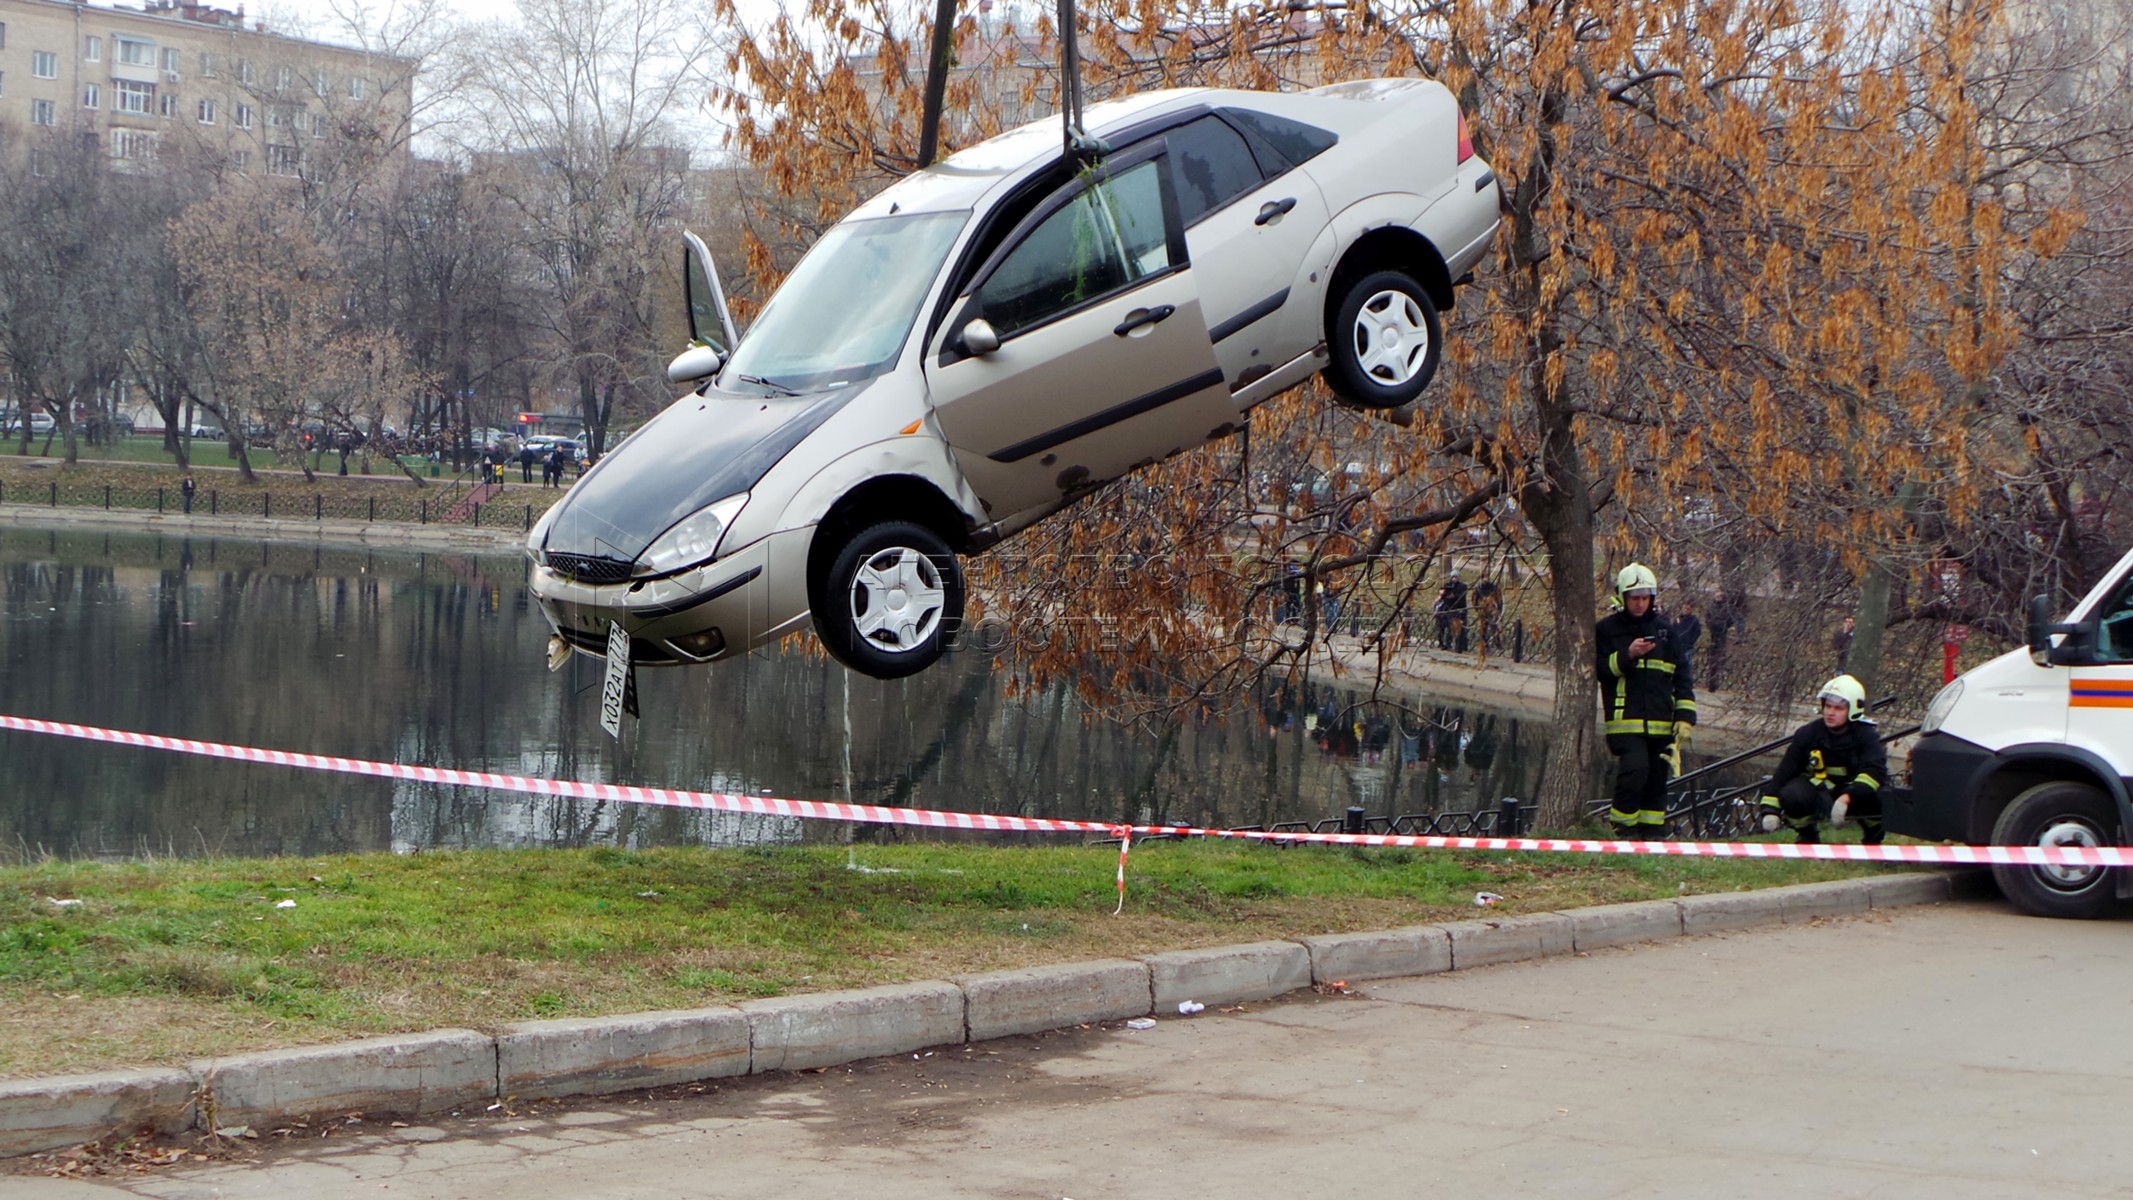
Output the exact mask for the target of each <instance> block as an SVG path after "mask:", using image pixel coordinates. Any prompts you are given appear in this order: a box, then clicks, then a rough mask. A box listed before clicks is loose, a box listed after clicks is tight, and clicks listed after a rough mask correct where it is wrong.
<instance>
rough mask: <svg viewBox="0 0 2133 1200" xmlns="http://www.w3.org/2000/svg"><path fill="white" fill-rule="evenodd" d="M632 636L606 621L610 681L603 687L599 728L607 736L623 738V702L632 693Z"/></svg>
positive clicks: (613, 623)
mask: <svg viewBox="0 0 2133 1200" xmlns="http://www.w3.org/2000/svg"><path fill="white" fill-rule="evenodd" d="M629 686H630V635H628V634H626V633H624V632H622V626H621V625H619V624H616V623H615V622H613V621H609V622H608V623H607V680H606V682H605V684H604V685H603V686H602V687H601V688H600V728H602V729H605V730H606V731H607V736H609V737H611V738H616V739H620V738H621V737H622V705H623V700H624V698H625V697H626V696H628V695H629Z"/></svg>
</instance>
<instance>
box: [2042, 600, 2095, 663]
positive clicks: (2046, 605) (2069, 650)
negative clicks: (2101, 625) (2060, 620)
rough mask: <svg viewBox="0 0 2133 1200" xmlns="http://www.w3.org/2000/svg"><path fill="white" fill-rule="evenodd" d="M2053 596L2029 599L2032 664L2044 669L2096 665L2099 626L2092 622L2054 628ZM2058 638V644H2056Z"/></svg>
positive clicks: (2078, 622)
mask: <svg viewBox="0 0 2133 1200" xmlns="http://www.w3.org/2000/svg"><path fill="white" fill-rule="evenodd" d="M2051 620H2052V601H2051V597H2050V596H2031V597H2030V598H2029V631H2028V632H2029V660H2030V661H2031V662H2033V663H2035V664H2037V665H2038V666H2040V667H2068V666H2080V665H2082V664H2084V663H2090V662H2094V661H2095V657H2096V654H2095V646H2096V626H2095V624H2094V623H2092V622H2088V621H2076V622H2074V623H2073V624H2071V625H2054V624H2052V623H2051ZM2054 636H2056V637H2058V638H2059V640H2058V641H2057V642H2054V641H2052V638H2053V637H2054Z"/></svg>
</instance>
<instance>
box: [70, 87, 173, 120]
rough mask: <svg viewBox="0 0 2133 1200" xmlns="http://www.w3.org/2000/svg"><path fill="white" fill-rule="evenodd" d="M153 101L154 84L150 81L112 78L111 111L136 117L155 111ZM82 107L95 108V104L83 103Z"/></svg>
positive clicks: (154, 96) (154, 98)
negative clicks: (141, 81) (138, 81)
mask: <svg viewBox="0 0 2133 1200" xmlns="http://www.w3.org/2000/svg"><path fill="white" fill-rule="evenodd" d="M89 86H90V87H95V86H96V85H95V84H93V83H92V84H90V85H89ZM155 103H156V85H154V84H152V83H136V82H134V81H133V80H131V79H114V80H112V81H111V111H112V112H121V113H132V114H133V115H135V116H138V117H145V116H147V115H148V114H149V113H151V112H154V111H155ZM84 107H86V108H95V107H96V106H95V105H94V104H89V105H84Z"/></svg>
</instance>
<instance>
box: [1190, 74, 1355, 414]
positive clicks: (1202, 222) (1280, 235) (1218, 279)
mask: <svg viewBox="0 0 2133 1200" xmlns="http://www.w3.org/2000/svg"><path fill="white" fill-rule="evenodd" d="M1328 136H1329V138H1330V135H1328ZM1164 138H1165V140H1166V141H1167V142H1169V144H1170V163H1171V168H1172V170H1173V171H1174V172H1175V174H1176V176H1177V182H1178V197H1179V208H1180V212H1181V215H1182V216H1183V218H1184V221H1185V240H1186V246H1187V249H1188V250H1189V251H1190V253H1191V255H1192V261H1193V262H1194V263H1195V264H1197V266H1196V269H1195V271H1196V274H1198V275H1199V278H1200V285H1199V286H1200V297H1201V304H1202V305H1203V307H1204V308H1205V310H1206V312H1207V323H1208V334H1209V337H1210V339H1211V340H1212V341H1213V342H1214V347H1215V359H1216V361H1217V362H1219V363H1220V364H1221V367H1222V374H1223V376H1224V378H1225V379H1227V380H1228V383H1229V388H1230V390H1231V391H1236V390H1238V389H1240V388H1242V387H1244V386H1246V385H1248V384H1250V383H1251V382H1252V381H1253V380H1255V379H1257V378H1259V377H1260V376H1262V375H1265V374H1266V373H1268V372H1269V371H1272V370H1273V369H1275V368H1277V367H1279V366H1281V365H1282V364H1284V363H1286V362H1288V361H1289V360H1290V359H1292V358H1295V357H1296V356H1297V355H1299V354H1302V353H1304V352H1305V351H1306V350H1309V349H1310V348H1311V347H1312V346H1313V345H1314V344H1316V343H1317V341H1318V340H1319V338H1320V337H1321V336H1322V330H1323V324H1324V322H1323V320H1322V319H1321V316H1320V308H1321V306H1322V299H1323V296H1324V294H1325V292H1324V283H1323V280H1324V278H1325V277H1326V275H1328V274H1329V273H1330V271H1331V268H1332V263H1331V261H1330V258H1331V254H1330V251H1331V249H1332V245H1333V242H1332V239H1331V238H1330V237H1328V238H1326V239H1325V245H1324V252H1325V253H1326V257H1327V259H1328V261H1326V262H1323V263H1318V264H1315V265H1316V266H1317V267H1318V268H1319V272H1318V273H1319V276H1320V283H1319V284H1318V285H1317V286H1316V287H1315V288H1314V287H1309V285H1308V283H1307V284H1306V290H1308V291H1309V294H1308V295H1292V294H1291V293H1292V291H1293V290H1294V288H1295V287H1296V285H1297V284H1298V281H1299V279H1304V280H1308V273H1307V272H1306V271H1305V265H1306V262H1307V260H1308V259H1309V258H1310V257H1311V253H1312V247H1313V243H1315V242H1317V241H1319V240H1320V235H1321V234H1324V233H1325V232H1326V223H1327V219H1328V217H1327V212H1326V199H1325V197H1324V195H1322V194H1321V193H1320V192H1319V189H1318V185H1317V183H1315V182H1313V181H1312V179H1311V177H1310V176H1309V175H1308V174H1306V173H1305V172H1303V171H1299V170H1292V169H1290V167H1289V164H1288V163H1287V162H1286V161H1284V160H1282V159H1280V158H1279V157H1278V156H1277V155H1275V154H1273V153H1272V152H1271V151H1270V150H1268V149H1266V148H1264V147H1262V148H1261V151H1260V154H1261V155H1264V156H1265V157H1266V158H1268V159H1270V160H1271V161H1267V162H1261V161H1260V158H1259V157H1258V156H1255V154H1254V151H1253V148H1252V146H1251V145H1250V144H1249V143H1248V142H1247V140H1246V138H1245V137H1244V135H1243V134H1241V133H1239V132H1238V131H1237V130H1236V129H1235V128H1233V127H1231V126H1230V125H1229V124H1228V123H1227V122H1225V121H1224V120H1223V119H1222V118H1221V117H1219V116H1217V115H1215V114H1213V113H1209V114H1208V115H1206V116H1203V117H1198V118H1196V119H1194V120H1192V121H1189V122H1187V123H1186V124H1184V125H1182V126H1179V127H1178V128H1176V129H1173V130H1170V131H1169V132H1168V133H1166V134H1165V135H1164ZM1269 176H1271V178H1268V177H1269Z"/></svg>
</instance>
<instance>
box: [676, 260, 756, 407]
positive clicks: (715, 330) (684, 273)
mask: <svg viewBox="0 0 2133 1200" xmlns="http://www.w3.org/2000/svg"><path fill="white" fill-rule="evenodd" d="M681 240H682V255H681V283H682V292H683V294H684V296H685V298H686V299H687V301H688V308H689V348H688V349H686V350H684V351H682V352H681V353H680V354H678V355H676V356H675V358H674V361H673V362H670V363H668V364H667V379H668V380H669V381H670V382H673V383H691V382H694V381H695V380H698V379H702V378H704V377H706V376H709V375H715V374H717V373H718V369H719V368H720V367H722V366H724V365H725V364H726V360H727V359H728V358H730V357H732V355H733V347H734V346H735V345H736V344H737V343H738V342H739V341H740V340H741V339H740V337H739V336H738V335H737V334H735V333H734V331H733V314H732V313H731V312H729V311H728V310H727V308H726V290H725V289H724V288H722V287H720V286H719V282H718V264H717V263H715V262H713V261H712V259H711V250H710V248H709V247H707V246H705V245H704V240H703V239H702V238H700V237H697V236H696V235H695V234H693V233H689V232H686V231H684V232H683V233H682V235H681Z"/></svg>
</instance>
